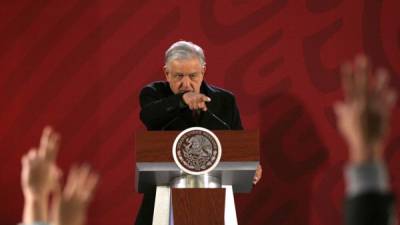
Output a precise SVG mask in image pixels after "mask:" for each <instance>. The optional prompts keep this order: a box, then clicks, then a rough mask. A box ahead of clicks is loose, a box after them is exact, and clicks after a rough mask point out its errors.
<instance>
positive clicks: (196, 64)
mask: <svg viewBox="0 0 400 225" xmlns="http://www.w3.org/2000/svg"><path fill="white" fill-rule="evenodd" d="M170 65H171V66H172V67H174V68H175V69H177V68H180V69H185V68H188V69H189V68H196V69H198V68H201V64H200V60H199V59H198V58H197V57H193V58H188V59H174V60H171V62H170Z"/></svg>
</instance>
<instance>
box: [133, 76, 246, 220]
mask: <svg viewBox="0 0 400 225" xmlns="http://www.w3.org/2000/svg"><path fill="white" fill-rule="evenodd" d="M200 92H201V93H203V94H205V95H206V96H208V97H210V98H211V102H208V103H206V104H207V109H208V110H207V111H206V112H203V111H197V112H196V113H193V111H191V110H190V109H189V108H188V107H187V105H186V104H185V103H184V102H183V100H182V94H177V95H175V94H174V93H173V92H172V91H171V89H170V87H169V84H168V82H165V81H157V82H153V83H151V84H149V85H147V86H146V87H144V88H143V89H142V91H141V92H140V96H139V98H140V106H141V111H140V119H141V120H142V122H143V123H144V125H146V127H147V129H148V130H184V129H186V128H189V127H194V126H198V127H204V128H207V129H210V130H230V129H232V130H241V129H243V128H242V123H241V120H240V115H239V110H238V108H237V106H236V101H235V97H234V96H233V94H232V93H230V92H229V91H226V90H223V89H221V88H217V87H213V86H211V85H207V84H206V83H205V82H203V83H202V85H201V88H200ZM154 200H155V188H154V189H150V190H146V192H145V193H144V196H143V201H142V205H141V207H140V210H139V214H138V215H137V217H136V225H139V224H146V225H148V224H152V220H153V210H154Z"/></svg>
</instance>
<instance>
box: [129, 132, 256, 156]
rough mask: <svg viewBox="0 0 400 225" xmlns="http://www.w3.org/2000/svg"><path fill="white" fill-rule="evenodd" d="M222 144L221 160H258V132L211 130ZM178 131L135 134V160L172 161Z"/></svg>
mask: <svg viewBox="0 0 400 225" xmlns="http://www.w3.org/2000/svg"><path fill="white" fill-rule="evenodd" d="M213 132H214V133H215V134H216V135H217V137H218V138H219V140H220V142H221V146H222V157H221V162H235V161H258V160H259V148H260V146H259V145H260V141H259V132H258V131H256V130H254V131H213ZM178 134H179V131H143V132H138V133H136V134H135V150H136V159H137V162H172V161H173V158H172V145H173V143H174V140H175V137H176V136H177V135H178Z"/></svg>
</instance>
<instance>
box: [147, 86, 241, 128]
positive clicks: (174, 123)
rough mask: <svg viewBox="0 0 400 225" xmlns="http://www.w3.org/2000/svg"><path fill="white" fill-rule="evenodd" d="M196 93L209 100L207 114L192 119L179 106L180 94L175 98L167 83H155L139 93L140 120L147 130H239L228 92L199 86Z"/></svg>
mask: <svg viewBox="0 0 400 225" xmlns="http://www.w3.org/2000/svg"><path fill="white" fill-rule="evenodd" d="M200 92H201V93H203V94H205V95H207V96H208V97H210V98H211V102H208V103H206V104H207V108H208V111H206V112H203V111H198V116H195V117H194V116H193V111H191V110H190V109H189V108H188V107H187V106H186V105H185V104H184V102H183V100H182V94H178V95H175V94H174V93H173V92H172V91H171V89H170V87H169V84H168V82H163V81H158V82H154V83H151V84H149V85H147V86H146V87H144V88H143V89H142V91H141V92H140V106H141V108H142V110H141V112H140V119H141V120H142V122H143V123H144V124H145V125H146V127H147V129H148V130H184V129H186V128H189V127H194V126H200V127H204V128H207V129H210V130H229V129H232V130H239V129H242V123H241V121H240V115H239V111H238V108H237V106H236V101H235V97H234V96H233V94H232V93H230V92H229V91H226V90H223V89H221V88H217V87H213V86H210V85H207V84H206V83H205V82H203V83H202V85H201V88H200Z"/></svg>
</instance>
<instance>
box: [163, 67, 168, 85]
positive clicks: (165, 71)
mask: <svg viewBox="0 0 400 225" xmlns="http://www.w3.org/2000/svg"><path fill="white" fill-rule="evenodd" d="M163 71H164V75H165V79H166V80H167V81H169V72H168V69H167V66H164V67H163Z"/></svg>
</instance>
